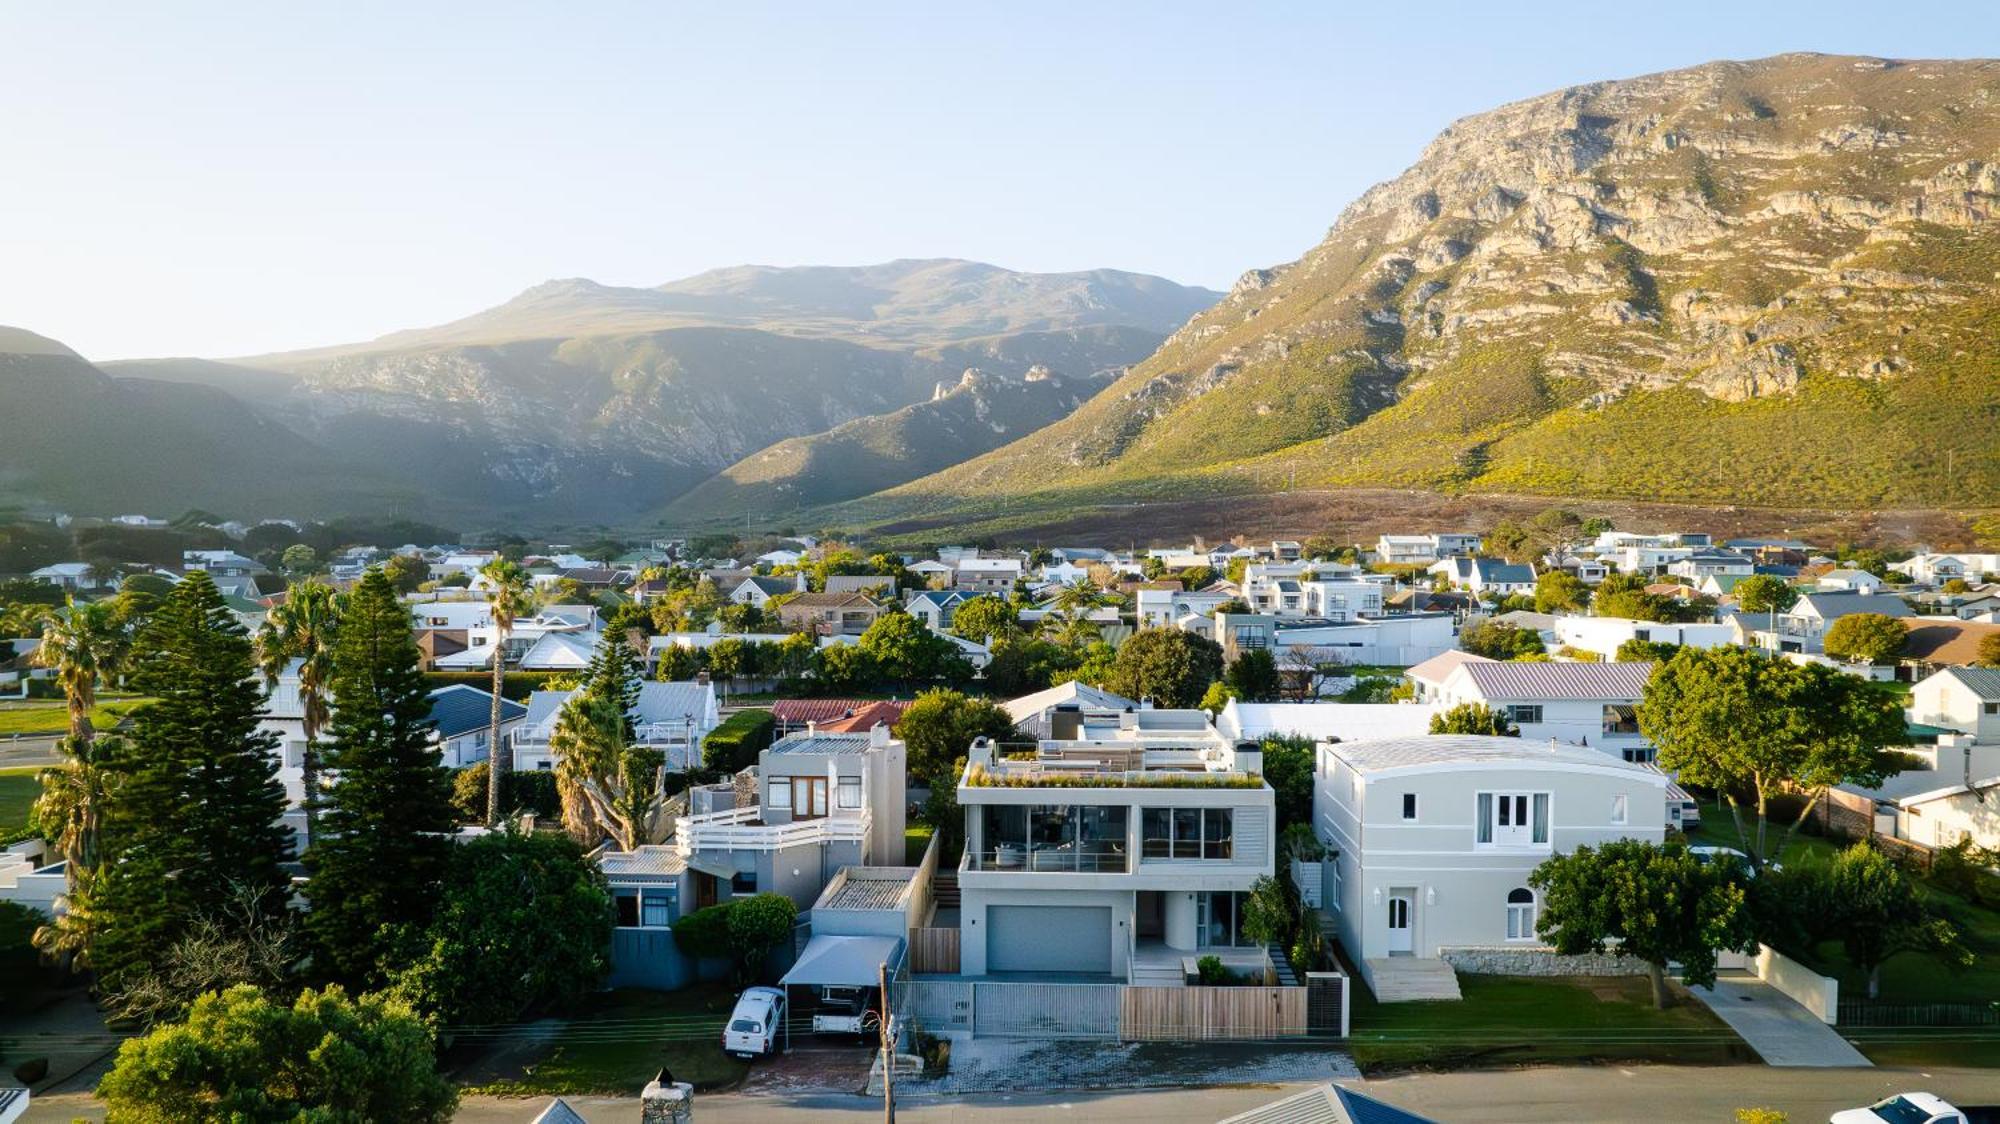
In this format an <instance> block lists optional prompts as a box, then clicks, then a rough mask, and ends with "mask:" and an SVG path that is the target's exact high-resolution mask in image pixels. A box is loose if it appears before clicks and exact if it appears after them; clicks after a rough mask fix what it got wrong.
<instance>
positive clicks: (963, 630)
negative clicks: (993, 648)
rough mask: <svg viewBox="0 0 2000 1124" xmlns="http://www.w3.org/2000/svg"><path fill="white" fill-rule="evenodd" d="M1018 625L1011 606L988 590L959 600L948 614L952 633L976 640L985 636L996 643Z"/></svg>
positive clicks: (984, 640)
mask: <svg viewBox="0 0 2000 1124" xmlns="http://www.w3.org/2000/svg"><path fill="white" fill-rule="evenodd" d="M1019 628H1020V620H1019V615H1018V614H1017V613H1015V611H1014V606H1012V605H1010V604H1008V603H1007V601H1006V599H1005V598H1000V597H995V596H993V595H992V594H990V593H987V594H981V595H980V596H978V597H974V598H971V599H969V600H967V601H964V602H962V603H960V605H959V606H958V608H957V610H956V611H954V612H953V613H952V615H951V634H952V635H953V636H957V637H961V638H963V639H966V640H970V641H972V642H974V643H976V644H984V643H986V642H987V641H988V640H992V641H994V642H996V643H997V642H999V641H1001V640H1005V639H1007V638H1009V637H1011V636H1013V635H1014V633H1015V632H1016V631H1017V630H1018V629H1019Z"/></svg>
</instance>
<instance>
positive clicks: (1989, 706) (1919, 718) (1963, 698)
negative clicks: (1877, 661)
mask: <svg viewBox="0 0 2000 1124" xmlns="http://www.w3.org/2000/svg"><path fill="white" fill-rule="evenodd" d="M1909 714H1910V721H1912V722H1921V723H1924V724H1926V725H1930V726H1943V727H1945V728H1946V729H1949V730H1957V731H1958V732H1959V733H1961V734H1971V735H1972V737H1973V740H1974V741H1976V742H1980V743H2000V669H1995V668H1990V667H1947V668H1944V669H1943V670H1941V671H1938V672H1936V673H1934V674H1932V675H1930V676H1927V677H1926V678H1924V679H1923V680H1922V681H1921V682H1919V683H1917V684H1916V685H1915V686H1914V687H1912V688H1910V706H1909Z"/></svg>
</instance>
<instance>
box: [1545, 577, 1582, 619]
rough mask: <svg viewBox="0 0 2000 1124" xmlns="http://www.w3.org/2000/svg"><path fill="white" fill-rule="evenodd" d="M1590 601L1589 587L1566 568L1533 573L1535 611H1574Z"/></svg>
mask: <svg viewBox="0 0 2000 1124" xmlns="http://www.w3.org/2000/svg"><path fill="white" fill-rule="evenodd" d="M1589 603H1590V587H1589V586H1587V585H1585V584H1583V581H1582V579H1580V578H1578V577H1577V576H1576V575H1575V574H1572V573H1570V572H1569V571H1568V570H1543V571H1542V572H1541V573H1539V574H1537V575H1535V612H1537V613H1575V612H1581V611H1582V610H1583V607H1584V606H1585V605H1588V604H1589Z"/></svg>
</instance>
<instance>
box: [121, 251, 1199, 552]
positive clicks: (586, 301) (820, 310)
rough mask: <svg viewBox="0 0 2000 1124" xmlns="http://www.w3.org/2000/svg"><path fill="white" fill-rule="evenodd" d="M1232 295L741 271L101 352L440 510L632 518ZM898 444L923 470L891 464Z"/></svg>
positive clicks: (963, 272)
mask: <svg viewBox="0 0 2000 1124" xmlns="http://www.w3.org/2000/svg"><path fill="white" fill-rule="evenodd" d="M1219 296H1220V294H1217V293H1212V292H1209V291H1207V290H1203V289H1196V288H1191V287H1187V286H1181V285H1176V284H1174V283H1172V282H1169V281H1163V280H1161V279H1159V278H1154V277H1146V276H1143V275H1139V274H1130V273H1119V272H1115V271H1109V270H1100V271H1095V272H1090V273H1070V274H1026V273H1016V272H1012V271H1008V270H1004V269H999V268H997V267H994V266H989V265H982V264H979V263H975V262H960V261H906V262H892V263H889V264H887V265H881V266H870V267H862V268H851V269H849V268H806V269H772V268H766V267H752V266H746V267H741V268H738V269H730V270H719V271H716V272H712V273H706V274H702V275H700V276H698V277H694V278H690V279H688V280H685V281H679V282H673V283H670V284H668V285H664V286H661V287H660V288H658V289H630V288H617V287H613V286H606V285H598V284H595V283H593V282H588V281H557V282H549V283H547V284H543V285H538V286H536V287H534V288H532V289H529V290H528V291H526V292H524V293H522V294H521V295H520V296H518V297H516V298H515V299H513V300H511V301H508V302H507V303H505V304H503V305H500V306H499V307H497V308H494V309H490V310H488V311H486V312H482V313H479V314H477V315H474V316H471V317H468V318H466V319H464V320H460V321H456V322H453V323H451V324H446V325H442V326H440V327H436V328H426V329H415V330H412V331H407V332H398V333H395V334H393V335H390V336H385V337H382V338H381V339H378V340H375V341H372V342H370V343H366V344H355V345H347V346H341V347H332V348H320V349H315V350H312V351H305V352H293V353H287V354H280V355H265V356H256V357H251V358H247V359H240V360H231V361H227V362H216V361H210V360H194V359H167V360H141V361H133V362H128V363H118V364H109V365H107V366H108V369H109V370H110V371H111V372H112V373H114V374H118V375H134V376H144V377H149V378H152V379H156V380H163V381H170V382H174V383H181V384H196V385H200V386H205V387H212V388H220V389H225V390H227V391H228V392H229V393H230V394H231V395H232V396H233V397H234V398H235V399H237V400H239V401H240V402H244V403H250V404H254V406H255V407H256V409H257V410H258V411H259V412H260V413H262V414H263V415H264V416H266V417H268V418H269V419H271V420H272V421H274V422H275V423H277V424H281V425H283V426H285V427H288V428H289V429H291V430H293V431H296V432H297V433H298V434H301V435H303V437H304V438H306V439H307V440H308V441H310V442H312V443H315V444H317V445H319V446H321V447H324V448H328V449H337V450H340V451H341V453H342V454H343V455H346V456H350V457H354V458H357V459H358V460H359V461H360V462H361V463H364V464H378V465H386V464H395V465H399V466H402V470H403V471H404V472H407V473H409V474H410V476H411V479H412V480H413V481H420V482H421V484H422V487H423V489H424V490H425V491H427V492H428V493H430V494H431V495H433V496H435V497H436V498H437V499H438V500H439V502H440V505H441V506H442V505H449V506H452V507H455V508H458V509H461V510H470V511H472V512H475V513H479V514H482V515H490V516H493V517H499V516H503V515H504V516H506V517H509V518H512V519H515V520H526V521H531V522H534V523H536V524H538V525H574V524H578V523H598V522H604V523H619V522H627V521H630V520H631V519H633V518H635V517H637V516H639V515H641V514H642V513H646V512H650V511H654V510H655V509H658V508H660V507H661V506H662V505H665V504H668V503H670V502H671V501H673V500H674V499H676V498H677V497H679V496H681V495H682V494H684V493H686V492H687V491H688V490H689V489H691V488H694V487H695V486H696V485H698V484H700V483H701V482H702V481H704V480H707V479H708V478H709V477H711V476H713V475H715V474H716V473H718V472H721V471H723V470H725V469H728V468H730V467H731V466H732V465H734V464H735V463H736V462H738V461H739V460H741V459H742V458H743V457H745V456H748V455H751V454H754V453H756V452H757V451H758V450H762V449H766V448H768V447H770V446H772V445H774V444H776V443H779V442H782V441H785V440H787V439H790V438H798V437H806V436H810V435H814V434H823V433H826V432H828V431H830V430H834V429H835V428H836V427H839V426H841V425H843V424H845V423H848V422H853V421H856V420H858V419H863V418H871V417H875V416H878V415H890V414H894V413H895V412H896V411H899V410H901V409H903V408H904V407H906V406H911V405H915V404H918V403H923V402H927V401H928V400H929V399H931V398H932V396H933V393H934V390H935V388H936V387H937V385H938V384H939V383H941V382H955V381H957V380H958V379H959V378H960V377H961V375H962V374H963V373H964V372H965V370H966V369H967V368H969V367H977V368H979V369H981V370H982V371H984V372H986V373H988V374H989V375H992V376H993V377H995V378H998V379H1002V380H1013V381H1017V382H1018V381H1021V380H1024V379H1025V378H1026V376H1027V374H1028V372H1029V371H1030V370H1032V369H1034V368H1037V367H1041V368H1045V369H1047V370H1050V371H1053V372H1055V373H1056V374H1057V375H1059V376H1061V380H1062V381H1061V383H1060V385H1062V386H1066V387H1083V386H1087V385H1089V384H1090V383H1091V382H1092V380H1093V379H1096V378H1097V376H1098V374H1099V373H1100V372H1105V371H1113V370H1122V369H1123V368H1124V367H1126V366H1128V365H1129V364H1131V363H1133V362H1136V361H1137V360H1139V359H1141V358H1143V357H1144V356H1145V355H1147V354H1148V353H1150V352H1151V351H1152V350H1153V349H1154V348H1156V347H1157V346H1158V345H1159V343H1160V341H1161V340H1162V339H1164V338H1165V336H1166V334H1167V333H1168V332H1169V331H1171V330H1172V329H1173V328H1175V327H1177V326H1179V325H1180V324H1181V323H1184V322H1185V321H1186V319H1187V317H1188V316H1190V315H1192V314H1193V313H1194V312H1195V311H1198V310H1199V309H1201V308H1205V307H1207V306H1208V305H1209V304H1211V303H1213V301H1214V300H1215V299H1216V298H1217V297H1219ZM1051 389H1052V388H1051V387H1044V388H1041V389H1039V390H1037V391H1035V392H1034V393H1033V395H1032V397H1033V398H1034V399H1035V401H1036V402H1037V403H1038V409H1026V408H1020V409H1014V408H1010V410H1009V423H1008V424H1009V425H1010V426H1011V428H1010V429H1009V430H1008V433H1009V435H1013V434H1019V433H1023V432H1026V431H1027V428H1028V427H1029V422H1030V420H1031V419H1034V420H1035V424H1046V422H1047V421H1050V420H1054V417H1055V416H1057V415H1054V414H1052V413H1050V412H1049V409H1048V407H1049V406H1051V405H1053V404H1055V403H1057V402H1064V403H1068V404H1071V405H1073V404H1074V402H1075V401H1076V400H1077V396H1076V395H1075V394H1074V393H1070V394H1067V395H1065V394H1054V393H1050V390H1051ZM906 432H907V436H908V437H909V440H910V441H911V442H912V443H911V444H910V445H908V446H907V447H906V448H904V449H903V450H902V451H901V452H898V453H891V452H886V451H885V452H882V453H881V454H880V455H879V456H878V457H877V460H876V465H875V467H874V469H873V470H872V471H871V473H870V474H869V475H867V476H866V477H865V478H866V479H867V480H869V481H871V482H872V485H873V486H875V487H880V486H886V485H888V484H892V483H899V482H901V481H903V480H908V479H911V478H913V477H915V476H917V475H921V474H922V473H924V472H927V471H930V470H931V469H933V468H937V467H942V466H945V465H949V464H953V463H956V462H957V461H959V460H963V459H964V458H965V457H968V456H971V455H974V454H976V453H979V452H983V451H985V450H987V449H989V448H992V447H993V445H994V444H996V443H997V442H996V441H995V439H994V435H993V434H992V433H991V432H990V431H984V432H982V431H978V430H976V429H974V428H971V427H965V426H952V425H936V426H931V427H929V428H928V429H924V428H922V427H918V428H913V429H909V430H907V431H906ZM898 460H901V461H903V462H905V463H906V464H907V465H908V466H909V467H906V468H901V469H897V468H892V467H890V465H891V462H894V461H898ZM857 479H859V478H857ZM812 494H813V495H814V497H815V502H822V500H821V497H824V498H825V499H838V498H846V497H848V496H852V495H856V494H859V492H856V491H843V490H840V488H838V487H832V488H828V489H816V490H813V491H812ZM316 513H317V512H305V514H316Z"/></svg>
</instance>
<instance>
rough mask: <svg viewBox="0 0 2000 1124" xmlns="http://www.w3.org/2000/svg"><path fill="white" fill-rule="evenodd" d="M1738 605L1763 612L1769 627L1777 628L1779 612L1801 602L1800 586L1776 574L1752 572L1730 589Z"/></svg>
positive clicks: (1750, 611) (1748, 611) (1756, 611)
mask: <svg viewBox="0 0 2000 1124" xmlns="http://www.w3.org/2000/svg"><path fill="white" fill-rule="evenodd" d="M1729 594H1730V596H1732V597H1734V598H1736V607H1737V608H1739V609H1741V610H1743V611H1744V612H1746V613H1763V614H1765V616H1766V617H1767V618H1768V619H1767V620H1766V621H1765V624H1766V626H1767V627H1770V628H1776V627H1777V624H1778V614H1779V613H1783V612H1788V611H1790V609H1791V607H1792V606H1794V605H1796V604H1798V603H1799V590H1798V587H1797V586H1795V585H1793V584H1792V583H1790V582H1788V581H1786V580H1785V579H1783V578H1781V577H1778V576H1777V575H1775V574H1752V575H1750V576H1749V577H1747V578H1744V579H1743V580H1742V581H1740V582H1737V583H1736V584H1735V586H1733V587H1731V589H1730V590H1729Z"/></svg>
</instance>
